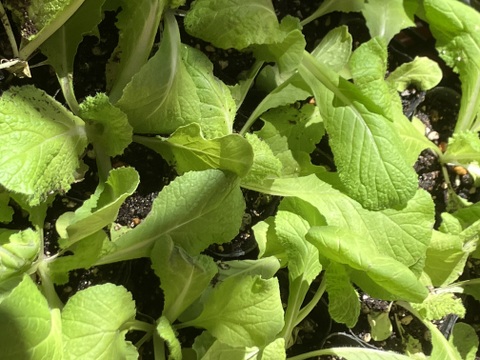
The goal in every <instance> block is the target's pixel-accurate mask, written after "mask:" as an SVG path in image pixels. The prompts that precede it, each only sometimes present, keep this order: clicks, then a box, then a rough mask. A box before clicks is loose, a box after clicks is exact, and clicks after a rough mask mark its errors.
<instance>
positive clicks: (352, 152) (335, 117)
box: [300, 54, 417, 210]
mask: <svg viewBox="0 0 480 360" xmlns="http://www.w3.org/2000/svg"><path fill="white" fill-rule="evenodd" d="M300 74H301V75H302V77H303V79H304V80H305V81H306V82H307V83H308V84H309V85H310V87H311V88H312V91H313V92H314V94H315V98H316V100H317V103H318V105H319V108H320V114H321V116H322V118H323V120H324V123H325V127H326V129H327V133H328V134H329V140H330V146H331V147H332V151H333V153H334V156H335V162H336V165H337V168H338V173H339V176H340V179H341V180H342V183H343V185H345V188H346V189H347V191H348V194H349V195H350V196H351V197H353V198H354V199H356V200H357V201H359V202H360V203H361V204H362V205H363V206H364V207H366V208H369V209H376V210H378V209H382V208H386V207H394V206H404V205H405V204H406V202H407V201H408V200H409V199H410V198H412V196H413V195H414V193H415V191H416V189H417V175H416V174H415V172H414V170H413V168H412V167H411V166H409V165H408V164H407V162H406V159H405V155H404V153H403V150H402V149H403V145H402V142H401V139H400V138H399V137H398V135H397V134H396V133H395V131H394V128H393V127H392V123H391V122H389V121H388V120H387V119H386V118H385V116H383V115H382V111H380V110H379V109H378V107H377V106H376V105H375V104H373V103H372V102H371V100H369V99H367V98H366V97H364V96H363V95H362V94H361V93H360V91H359V89H358V88H356V87H355V85H353V84H351V83H349V82H348V81H346V80H344V79H343V78H341V77H339V76H338V75H337V74H335V73H334V72H333V71H331V70H330V69H328V68H327V67H326V66H324V65H322V64H320V63H319V62H317V61H316V60H315V59H314V58H313V57H311V56H309V55H308V54H306V55H305V56H304V61H303V65H302V67H300ZM332 105H333V106H332Z"/></svg>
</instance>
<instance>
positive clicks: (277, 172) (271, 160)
mask: <svg viewBox="0 0 480 360" xmlns="http://www.w3.org/2000/svg"><path fill="white" fill-rule="evenodd" d="M245 138H246V139H247V141H248V142H249V143H250V145H251V146H252V148H253V163H252V167H251V168H250V171H249V172H248V174H247V175H246V177H244V178H243V179H242V186H243V185H245V183H252V184H256V183H262V181H263V180H265V179H268V178H276V177H279V176H281V173H282V163H281V161H280V160H279V159H278V158H277V157H276V156H275V154H274V153H273V151H272V149H271V148H270V146H268V144H267V143H266V142H265V141H263V140H261V139H260V138H259V137H258V136H257V135H256V134H251V133H247V134H245Z"/></svg>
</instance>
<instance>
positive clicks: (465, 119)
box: [455, 49, 480, 132]
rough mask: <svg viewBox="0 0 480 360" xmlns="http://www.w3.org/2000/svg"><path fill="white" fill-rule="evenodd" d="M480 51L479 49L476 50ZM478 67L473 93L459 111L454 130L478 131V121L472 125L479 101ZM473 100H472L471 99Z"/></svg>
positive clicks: (479, 81) (479, 80)
mask: <svg viewBox="0 0 480 360" xmlns="http://www.w3.org/2000/svg"><path fill="white" fill-rule="evenodd" d="M478 52H479V53H480V49H479V50H478ZM479 74H480V69H478V68H477V76H476V80H475V85H474V87H473V93H472V96H471V98H470V99H469V101H467V106H466V108H465V112H462V111H461V113H460V118H459V119H458V122H457V124H456V126H455V132H459V131H462V130H472V131H478V130H480V129H479V127H480V122H479V123H478V124H477V126H476V127H475V128H472V126H473V125H474V123H475V117H476V116H477V113H478V105H479V101H480V76H479ZM472 100H473V101H472Z"/></svg>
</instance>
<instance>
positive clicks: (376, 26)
mask: <svg viewBox="0 0 480 360" xmlns="http://www.w3.org/2000/svg"><path fill="white" fill-rule="evenodd" d="M404 3H405V1H404V0H391V1H389V2H385V1H382V0H369V1H368V3H366V4H365V6H364V8H363V10H362V14H363V16H364V17H365V19H366V21H367V26H368V29H369V31H370V36H371V37H372V38H373V37H376V36H380V37H382V38H383V39H385V42H386V43H389V42H390V40H391V39H392V38H393V37H394V36H395V35H396V34H397V33H399V32H400V30H402V29H405V28H407V27H414V26H415V23H414V22H413V11H410V10H412V9H408V8H406V7H405V4H404ZM413 10H415V9H413Z"/></svg>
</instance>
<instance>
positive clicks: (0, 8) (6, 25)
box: [0, 1, 18, 58]
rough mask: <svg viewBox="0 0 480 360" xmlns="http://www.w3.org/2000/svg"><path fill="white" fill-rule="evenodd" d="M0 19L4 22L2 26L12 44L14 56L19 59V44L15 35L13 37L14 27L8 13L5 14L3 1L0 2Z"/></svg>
mask: <svg viewBox="0 0 480 360" xmlns="http://www.w3.org/2000/svg"><path fill="white" fill-rule="evenodd" d="M0 18H1V20H2V25H3V27H4V28H5V32H6V34H7V37H8V41H9V42H10V46H11V48H12V52H13V56H14V57H16V58H18V46H17V42H16V41H15V35H13V31H12V26H11V25H10V21H9V20H8V16H7V13H6V12H5V9H4V7H3V4H2V2H1V1H0Z"/></svg>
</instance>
